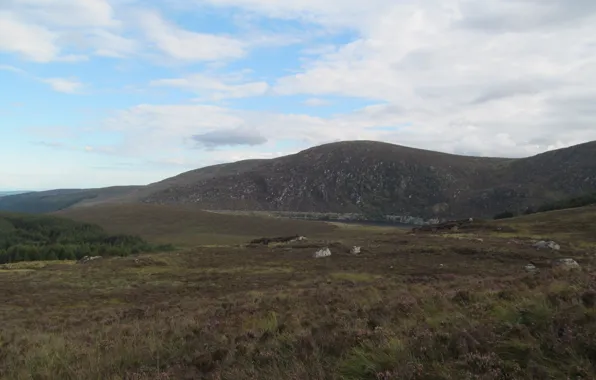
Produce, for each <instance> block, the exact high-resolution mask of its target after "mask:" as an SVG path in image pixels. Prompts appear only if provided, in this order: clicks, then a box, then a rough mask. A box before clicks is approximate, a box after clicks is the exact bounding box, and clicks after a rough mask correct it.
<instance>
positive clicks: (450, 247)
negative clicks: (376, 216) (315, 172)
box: [0, 221, 596, 380]
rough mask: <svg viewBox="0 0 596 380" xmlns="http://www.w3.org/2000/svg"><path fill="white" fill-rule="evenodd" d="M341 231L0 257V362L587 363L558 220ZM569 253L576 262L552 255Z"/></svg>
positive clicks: (70, 373)
mask: <svg viewBox="0 0 596 380" xmlns="http://www.w3.org/2000/svg"><path fill="white" fill-rule="evenodd" d="M514 222H515V223H518V222H517V221H514ZM317 228H318V227H317ZM348 231H349V233H345V232H346V230H345V229H337V230H336V231H335V232H331V233H330V232H326V233H325V236H324V237H323V238H321V239H311V241H309V242H308V243H303V244H297V243H292V244H288V245H276V246H272V247H255V248H249V247H238V246H227V247H226V246H217V245H213V246H211V247H207V246H203V247H199V248H192V249H188V250H186V251H180V252H176V253H168V254H165V253H164V254H154V255H142V256H139V257H128V258H112V259H105V260H100V261H96V262H92V263H89V264H85V265H72V264H69V263H54V262H50V263H45V265H27V264H25V263H24V264H19V265H18V266H15V267H5V268H4V267H3V268H2V272H0V319H1V320H2V324H1V325H0V378H2V379H15V380H20V379H65V380H68V379H77V380H78V379H98V380H99V379H101V380H104V379H105V380H110V379H138V380H149V379H238V380H242V379H263V380H267V379H271V380H278V379H331V380H335V379H338V380H339V379H371V380H379V379H385V380H388V379H406V380H407V379H420V380H422V379H425V380H430V379H436V380H439V379H440V380H448V379H453V380H459V379H487V380H488V379H495V380H496V379H503V380H505V379H541V380H542V379H567V378H569V379H584V380H585V379H594V378H596V376H595V375H594V374H595V373H596V308H595V307H596V285H595V284H596V281H595V280H596V272H595V271H594V259H593V257H594V256H593V254H592V253H591V252H590V251H588V250H586V249H584V248H582V247H578V246H577V245H574V244H572V241H569V240H565V236H567V235H565V233H563V234H562V235H559V236H557V235H556V234H552V233H551V234H550V235H549V237H551V238H553V239H555V240H558V242H560V243H561V245H562V252H559V253H554V252H547V251H536V250H534V249H533V248H531V246H529V245H528V244H529V243H527V244H511V243H510V239H509V238H503V237H500V236H499V235H498V233H494V232H491V231H487V232H482V231H479V232H475V233H476V234H477V235H478V236H480V237H482V238H483V239H484V241H483V242H479V241H477V240H471V239H464V238H461V239H456V238H444V237H442V236H434V235H414V236H412V235H408V234H406V233H404V231H403V230H399V229H394V230H389V229H382V230H371V229H363V230H358V229H357V228H351V229H349V230H348ZM334 238H335V239H334ZM324 245H328V246H330V247H331V250H332V252H333V253H334V254H333V256H331V257H329V258H325V259H320V260H315V259H313V258H312V254H313V252H314V250H315V249H316V248H317V247H319V246H324ZM352 245H359V246H362V247H363V253H362V255H358V256H354V255H350V254H349V253H348V252H347V249H348V247H350V246H352ZM563 256H564V257H574V258H575V259H576V260H577V261H578V262H580V264H581V265H582V270H580V271H571V272H561V271H555V270H552V269H550V265H549V262H550V260H552V259H553V258H555V257H563ZM528 260H532V261H534V262H536V264H537V265H538V266H539V267H540V269H541V271H540V273H539V274H535V275H533V274H527V273H525V272H524V270H523V266H524V265H525V264H526V263H527V262H528ZM23 270H27V271H23Z"/></svg>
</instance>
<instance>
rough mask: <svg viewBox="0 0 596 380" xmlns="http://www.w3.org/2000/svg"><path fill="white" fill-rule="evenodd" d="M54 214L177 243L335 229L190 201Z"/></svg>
mask: <svg viewBox="0 0 596 380" xmlns="http://www.w3.org/2000/svg"><path fill="white" fill-rule="evenodd" d="M56 215H59V216H63V217H66V218H69V219H73V220H76V221H80V222H86V223H93V224H97V225H99V226H101V227H103V228H104V229H105V230H106V231H108V232H110V233H124V234H131V235H138V236H141V237H143V238H145V239H147V240H148V241H150V242H153V243H163V244H168V243H172V244H176V245H180V246H194V245H197V244H207V245H222V244H223V245H229V244H239V243H245V242H247V241H249V240H252V239H254V238H259V237H266V236H293V235H303V236H308V237H311V236H321V235H325V234H329V233H331V232H333V231H334V230H336V227H335V226H333V225H331V224H327V223H323V222H313V221H301V220H292V219H276V218H269V217H257V216H241V215H221V214H216V213H212V212H207V211H203V210H200V209H199V208H198V207H197V206H193V205H152V204H134V203H133V204H118V205H115V204H105V205H96V206H90V207H84V208H83V207H78V208H71V209H67V210H63V211H60V212H57V213H56Z"/></svg>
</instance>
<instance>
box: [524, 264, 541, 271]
mask: <svg viewBox="0 0 596 380" xmlns="http://www.w3.org/2000/svg"><path fill="white" fill-rule="evenodd" d="M524 269H525V270H526V272H528V273H535V272H538V268H536V265H534V264H528V265H526V266H525V267H524Z"/></svg>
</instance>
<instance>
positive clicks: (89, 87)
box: [0, 0, 596, 190]
mask: <svg viewBox="0 0 596 380" xmlns="http://www.w3.org/2000/svg"><path fill="white" fill-rule="evenodd" d="M480 5H483V6H480ZM594 36H596V5H594V4H593V2H591V1H588V0H579V1H577V2H574V3H573V4H572V5H569V4H567V2H565V1H563V0H552V1H549V2H540V1H538V0H527V1H525V2H519V1H514V0H488V1H479V0H478V1H475V0H465V1H464V0H445V1H441V2H438V1H437V0H421V1H417V2H411V1H395V0H371V1H369V2H364V3H363V2H361V1H355V0H343V1H339V0H328V1H326V2H324V3H322V2H319V1H315V0H287V1H284V2H277V1H273V0H185V1H182V0H170V1H167V0H163V1H157V0H153V1H137V0H85V1H83V0H4V1H2V2H1V3H0V163H1V164H0V190H15V189H31V190H38V189H50V188H78V187H100V186H109V185H128V184H146V183H151V182H154V181H158V180H161V179H163V178H165V177H168V176H172V175H175V174H178V173H180V172H183V171H187V170H191V169H195V168H198V167H202V166H206V165H212V164H216V163H222V162H230V161H235V160H240V159H245V158H272V157H277V156H280V155H285V154H290V153H295V152H297V151H299V150H302V149H305V148H308V147H311V146H314V145H318V144H323V143H328V142H332V141H338V140H358V139H372V140H380V141H387V142H392V143H396V144H401V145H407V146H413V147H418V148H426V149H433V150H440V151H444V152H451V153H458V154H476V155H483V156H507V157H521V156H528V155H532V154H536V153H540V152H543V151H546V150H549V149H554V148H560V147H565V146H569V145H573V144H577V143H581V142H585V141H589V140H594V139H596V124H595V121H596V111H594V110H593V108H590V107H581V104H595V103H594V101H596V90H594V89H595V88H596V70H595V67H596V37H594Z"/></svg>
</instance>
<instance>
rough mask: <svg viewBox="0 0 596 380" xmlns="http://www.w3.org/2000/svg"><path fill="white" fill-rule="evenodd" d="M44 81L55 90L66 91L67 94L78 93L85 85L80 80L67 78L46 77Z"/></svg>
mask: <svg viewBox="0 0 596 380" xmlns="http://www.w3.org/2000/svg"><path fill="white" fill-rule="evenodd" d="M42 82H44V83H47V84H49V85H50V86H52V88H53V89H54V91H58V92H64V93H66V94H76V93H78V92H79V90H80V89H81V88H82V87H83V84H82V83H81V82H79V81H78V80H72V79H66V78H46V79H42Z"/></svg>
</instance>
